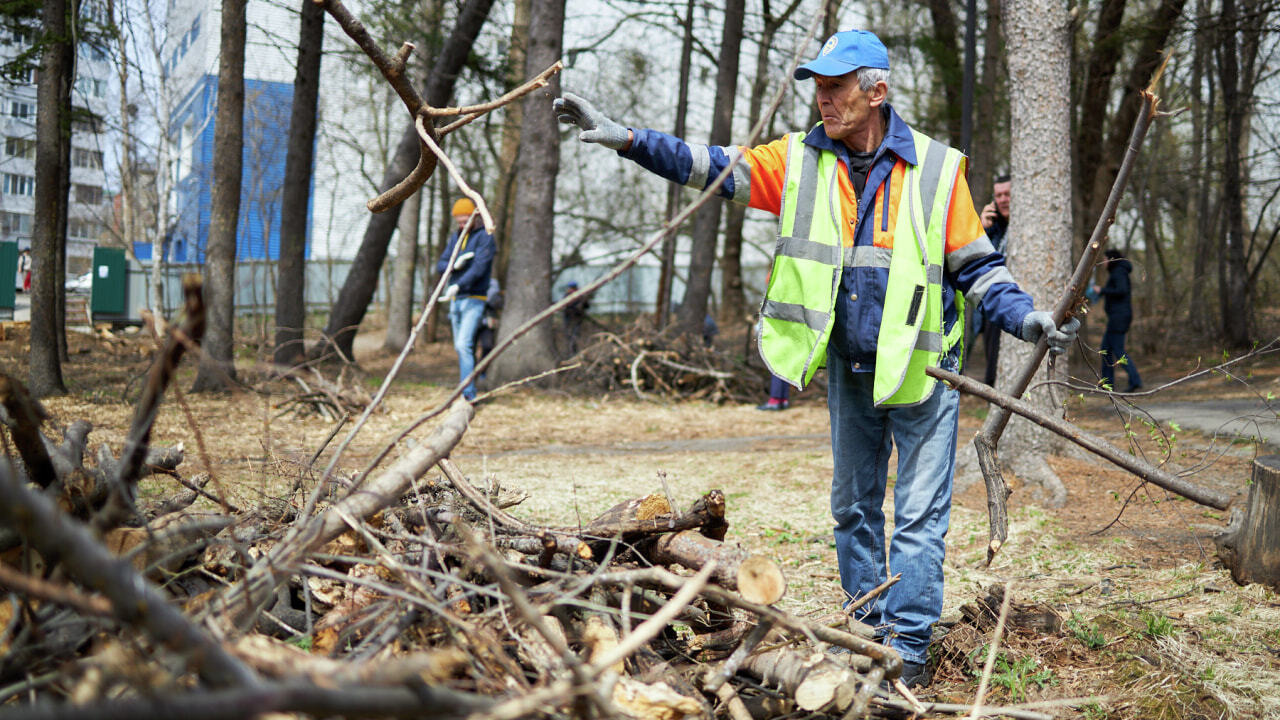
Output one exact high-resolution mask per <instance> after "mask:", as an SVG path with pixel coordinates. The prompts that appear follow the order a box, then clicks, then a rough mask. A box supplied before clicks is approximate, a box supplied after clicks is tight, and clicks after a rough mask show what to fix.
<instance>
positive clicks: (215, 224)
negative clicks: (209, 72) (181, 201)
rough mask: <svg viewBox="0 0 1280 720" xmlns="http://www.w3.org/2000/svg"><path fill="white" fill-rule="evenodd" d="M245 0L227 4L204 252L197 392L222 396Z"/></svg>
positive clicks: (227, 370) (227, 372) (231, 323)
mask: <svg viewBox="0 0 1280 720" xmlns="http://www.w3.org/2000/svg"><path fill="white" fill-rule="evenodd" d="M245 7H246V0H222V37H221V50H220V52H219V61H218V110H217V120H216V121H215V123H216V124H215V126H214V133H213V200H212V203H211V205H212V207H211V210H210V214H211V215H212V218H211V220H210V222H209V240H208V244H207V245H206V247H205V262H204V298H205V307H206V308H207V312H208V316H207V317H208V329H207V330H206V331H205V336H204V337H205V340H204V343H203V344H202V345H201V349H202V350H203V352H202V353H201V355H200V370H199V371H198V373H197V374H196V381H195V384H194V385H193V386H192V388H191V390H192V392H221V391H225V390H228V389H229V381H230V380H232V379H234V378H235V376H236V368H235V358H234V356H233V353H232V351H233V349H234V347H235V314H236V308H235V302H236V281H235V274H236V232H237V230H239V225H240V187H241V171H242V169H243V167H244V161H243V156H242V153H243V152H244V49H245V48H244V44H245V31H246V26H247V24H246V18H245Z"/></svg>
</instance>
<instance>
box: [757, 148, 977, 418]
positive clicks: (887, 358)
mask: <svg viewBox="0 0 1280 720" xmlns="http://www.w3.org/2000/svg"><path fill="white" fill-rule="evenodd" d="M913 135H914V139H915V142H916V153H917V157H919V158H923V159H924V162H923V163H921V165H917V166H914V167H911V168H909V171H908V173H907V182H906V183H905V185H906V188H905V190H904V192H905V193H906V194H905V196H904V197H903V198H902V199H901V200H900V201H899V211H898V220H897V222H896V226H895V228H894V245H895V248H902V247H905V248H908V249H907V250H906V251H905V252H902V251H899V252H895V251H894V250H893V249H890V248H881V247H873V246H872V247H867V246H859V247H849V248H845V247H842V237H841V228H842V223H843V219H842V216H841V213H840V211H839V203H838V200H837V197H836V193H837V192H838V191H839V182H838V179H837V177H836V175H835V173H836V172H838V171H839V165H838V162H837V159H836V156H835V154H834V153H828V152H822V151H819V150H817V149H816V148H813V147H810V146H807V145H805V144H804V142H803V140H804V136H803V135H802V134H792V135H791V136H790V142H789V143H788V146H787V166H786V179H785V181H784V186H783V199H782V212H781V214H780V217H779V235H778V242H777V247H776V251H775V254H774V260H773V270H772V272H771V274H770V278H769V286H768V288H767V290H766V291H765V299H764V301H763V303H762V305H761V328H760V334H759V347H760V354H761V356H762V357H763V358H764V361H765V364H766V365H767V366H768V367H769V370H770V371H771V372H772V373H773V374H774V375H776V376H778V377H780V378H782V379H783V380H786V381H787V382H788V383H790V384H792V385H795V386H796V387H804V386H805V385H806V384H808V382H809V381H810V380H811V379H812V378H813V374H814V373H815V372H817V369H818V368H819V367H821V366H822V365H823V364H825V360H826V349H827V341H828V340H829V339H830V336H831V330H832V326H833V324H834V309H835V303H836V295H837V292H838V290H839V287H840V273H841V271H842V268H844V267H873V268H887V269H888V270H889V278H890V281H889V286H888V287H887V288H886V302H885V308H884V313H885V315H886V317H888V315H889V314H890V313H891V310H893V309H896V310H897V311H898V313H897V314H898V315H899V316H901V317H900V318H898V319H897V320H896V322H895V327H894V328H893V329H892V330H891V331H890V332H888V333H886V331H885V323H884V322H882V324H881V330H880V336H879V344H880V347H881V350H880V351H879V352H878V353H877V357H876V381H875V382H876V384H875V387H876V394H875V397H876V400H877V404H882V403H883V404H891V405H899V404H913V403H916V402H920V401H922V400H924V399H925V398H927V397H928V395H929V394H930V392H931V391H932V387H933V383H932V379H931V378H929V377H928V376H926V375H925V374H924V372H923V368H920V370H919V372H918V373H911V374H912V375H919V376H920V379H922V380H923V381H928V384H927V387H924V386H923V385H924V383H923V382H917V381H916V379H914V378H913V379H912V380H911V381H910V382H905V379H906V378H907V377H908V374H909V370H910V369H911V368H912V367H914V366H915V365H917V364H918V363H917V362H916V360H917V358H916V356H917V355H919V356H920V358H919V359H921V360H926V361H931V362H932V363H933V364H936V362H937V359H938V357H939V356H940V355H941V354H942V353H943V352H946V351H948V350H950V348H951V347H952V346H954V345H955V344H956V342H957V341H958V339H959V338H960V337H962V336H963V328H962V327H961V323H960V322H957V323H956V324H955V326H954V327H953V329H952V332H951V333H949V334H948V335H947V337H945V338H944V337H943V335H942V333H941V330H942V307H941V305H942V303H941V288H942V260H943V248H944V246H943V236H944V234H945V228H946V216H947V212H948V211H949V205H950V200H951V190H952V184H953V183H954V179H955V176H956V173H957V172H958V171H959V169H960V163H962V162H963V156H962V155H961V154H960V153H959V151H956V150H952V149H950V148H947V147H946V146H945V145H942V144H941V143H938V142H936V141H933V140H931V139H930V138H928V137H926V136H924V135H920V134H919V133H915V132H914V131H913ZM944 179H945V183H944V182H943V180H944ZM925 198H928V205H927V206H928V207H929V208H930V210H931V212H930V213H929V216H928V218H926V217H925V214H924V211H923V208H924V207H926V205H925V204H924V202H923V201H924V199H925ZM904 203H905V204H904ZM904 210H906V212H904ZM921 230H923V232H921ZM926 245H927V247H926ZM895 266H896V267H897V268H898V269H897V272H896V273H895V271H894V268H895ZM895 280H896V283H895ZM917 288H918V290H917ZM957 302H961V300H960V297H959V296H958V295H957ZM913 306H914V307H913ZM907 319H910V320H912V322H911V323H910V324H906V323H905V320H907ZM886 343H888V344H889V347H890V348H891V352H889V353H887V354H886V353H885V352H884V349H885V347H886ZM882 366H883V368H884V369H883V370H882V369H881V368H882ZM882 376H883V379H882ZM890 385H892V388H891V389H889V390H888V392H887V393H882V392H881V391H882V390H883V389H884V388H886V387H889V386H890ZM921 392H923V394H921ZM917 395H919V397H916V396H917Z"/></svg>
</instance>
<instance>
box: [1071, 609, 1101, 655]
mask: <svg viewBox="0 0 1280 720" xmlns="http://www.w3.org/2000/svg"><path fill="white" fill-rule="evenodd" d="M1067 629H1068V630H1070V631H1071V634H1072V635H1074V636H1075V638H1076V639H1077V640H1079V641H1080V643H1081V644H1082V645H1084V646H1085V647H1087V648H1089V649H1090V650H1098V649H1100V648H1103V647H1106V645H1107V636H1106V635H1104V634H1102V630H1100V629H1099V628H1098V626H1097V625H1095V624H1093V623H1091V622H1089V621H1087V620H1085V619H1084V618H1082V617H1080V616H1079V615H1077V614H1075V613H1071V617H1070V618H1068V619H1067Z"/></svg>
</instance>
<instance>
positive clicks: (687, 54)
mask: <svg viewBox="0 0 1280 720" xmlns="http://www.w3.org/2000/svg"><path fill="white" fill-rule="evenodd" d="M692 62H693V0H688V3H687V4H686V6H685V13H684V39H683V40H682V42H681V44H680V90H679V93H678V98H677V100H676V126H675V130H674V131H673V133H674V134H675V136H676V137H678V138H683V137H684V134H685V120H686V119H687V117H688V115H689V68H690V66H691V65H692ZM680 196H681V188H680V186H679V185H676V184H675V183H671V185H670V186H669V187H668V188H667V214H666V215H665V216H664V217H665V218H666V220H667V222H668V223H670V222H671V219H672V218H674V217H675V216H676V213H678V212H679V210H680ZM676 245H677V235H676V232H675V229H672V230H671V232H669V233H667V236H666V237H665V238H663V239H662V254H661V258H662V270H661V272H659V273H658V299H657V302H656V303H655V305H654V310H653V316H654V320H655V322H654V326H655V327H657V328H659V329H661V328H665V327H666V326H667V320H668V317H669V316H670V314H671V289H672V287H673V286H674V280H675V274H676Z"/></svg>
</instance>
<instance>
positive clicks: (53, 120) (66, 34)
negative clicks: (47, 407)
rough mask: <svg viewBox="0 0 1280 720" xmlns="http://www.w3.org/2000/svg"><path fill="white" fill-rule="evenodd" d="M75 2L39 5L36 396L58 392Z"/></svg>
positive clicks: (32, 364)
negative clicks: (42, 40)
mask: <svg viewBox="0 0 1280 720" xmlns="http://www.w3.org/2000/svg"><path fill="white" fill-rule="evenodd" d="M79 13H80V2H79V0H49V1H48V2H46V3H45V4H44V8H43V16H42V23H43V30H44V34H45V40H44V45H43V47H42V49H41V52H40V81H39V85H38V86H37V88H36V187H35V218H34V220H33V223H32V238H31V245H32V252H31V260H32V265H31V351H30V355H29V356H28V357H29V378H30V381H31V382H30V387H31V392H32V394H34V395H35V396H36V397H46V396H49V395H63V394H65V393H66V392H67V388H66V385H64V384H63V380H62V359H63V356H64V353H63V351H62V348H61V347H60V346H61V345H65V343H66V338H65V333H66V328H65V325H64V323H65V302H66V295H65V284H64V282H63V278H65V277H66V274H67V273H66V243H67V232H66V230H67V194H68V190H69V188H70V178H71V84H72V82H73V81H74V78H75V71H76V70H75V45H74V43H72V41H71V38H72V36H73V29H74V28H75V26H76V19H77V18H78V17H79Z"/></svg>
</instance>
